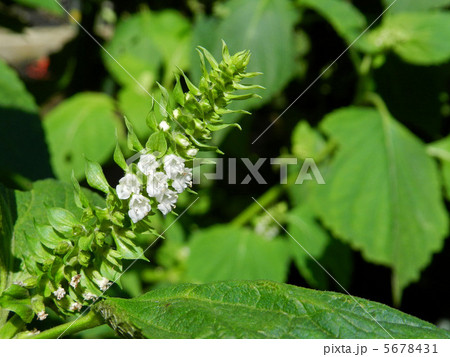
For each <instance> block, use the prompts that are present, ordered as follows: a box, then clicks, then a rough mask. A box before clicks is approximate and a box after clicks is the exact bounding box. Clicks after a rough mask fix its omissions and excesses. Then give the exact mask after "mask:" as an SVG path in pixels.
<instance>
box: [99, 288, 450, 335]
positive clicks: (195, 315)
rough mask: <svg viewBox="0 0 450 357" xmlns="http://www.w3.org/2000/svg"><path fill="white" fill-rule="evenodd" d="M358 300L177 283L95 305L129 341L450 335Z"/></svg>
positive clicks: (301, 290) (305, 291) (335, 295)
mask: <svg viewBox="0 0 450 357" xmlns="http://www.w3.org/2000/svg"><path fill="white" fill-rule="evenodd" d="M356 300H357V302H355V301H354V300H353V298H351V297H349V296H347V295H342V294H338V293H331V292H322V291H314V290H309V289H304V288H299V287H296V286H292V285H286V284H280V283H275V282H271V281H232V282H219V283H211V284H204V285H193V284H182V285H175V286H171V287H167V288H162V289H157V290H153V291H151V292H149V293H147V294H145V295H142V296H141V297H139V298H135V299H118V298H108V299H107V300H106V301H103V302H101V303H100V304H98V305H97V306H96V308H97V309H98V310H100V312H101V313H102V314H103V316H104V317H105V318H106V320H107V322H108V323H109V324H110V325H111V326H112V327H113V328H114V329H115V330H116V331H117V332H119V333H120V334H122V335H125V336H128V337H130V336H131V337H145V338H390V337H394V338H449V337H450V333H449V332H448V331H445V330H441V329H438V328H437V327H435V326H434V325H432V324H429V323H427V322H424V321H422V320H419V319H417V318H415V317H412V316H410V315H407V314H404V313H402V312H400V311H398V310H395V309H392V308H390V307H388V306H385V305H382V304H379V303H375V302H371V301H368V300H364V299H359V298H358V299H356ZM361 306H362V307H364V309H365V310H366V311H364V310H363V308H362V307H361ZM368 313H370V315H372V317H373V318H374V319H375V320H376V321H377V322H378V323H377V322H375V321H374V320H373V318H372V317H371V316H370V315H369V314H368ZM379 324H380V325H381V326H382V327H383V328H384V330H383V328H381V327H380V325H379Z"/></svg>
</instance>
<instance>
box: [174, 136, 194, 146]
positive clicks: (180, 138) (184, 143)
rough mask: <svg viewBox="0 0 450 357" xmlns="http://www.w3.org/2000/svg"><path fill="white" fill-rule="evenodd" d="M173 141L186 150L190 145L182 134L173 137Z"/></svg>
mask: <svg viewBox="0 0 450 357" xmlns="http://www.w3.org/2000/svg"><path fill="white" fill-rule="evenodd" d="M175 141H176V143H177V144H178V145H180V146H182V147H184V148H187V147H188V146H189V145H190V144H191V143H190V142H189V140H188V138H187V137H186V136H184V135H183V134H178V135H177V136H175Z"/></svg>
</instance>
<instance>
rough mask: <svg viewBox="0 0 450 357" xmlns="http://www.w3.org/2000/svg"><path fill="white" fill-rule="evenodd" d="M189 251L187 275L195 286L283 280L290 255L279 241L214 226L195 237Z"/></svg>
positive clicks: (196, 234)
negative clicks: (219, 281) (200, 284)
mask: <svg viewBox="0 0 450 357" xmlns="http://www.w3.org/2000/svg"><path fill="white" fill-rule="evenodd" d="M189 249H190V255H189V258H188V263H187V266H188V272H187V273H188V276H189V278H191V279H192V280H193V281H195V282H202V283H203V282H210V281H218V280H227V279H270V280H275V281H285V280H286V276H287V269H288V260H289V254H288V250H287V245H286V241H284V240H282V239H280V238H275V239H273V240H269V239H266V238H263V237H261V236H259V235H257V234H256V233H254V232H253V231H250V230H248V229H244V228H235V227H230V226H228V225H227V226H215V227H212V228H209V229H205V230H201V231H199V232H196V233H194V234H193V235H192V237H191V239H190V242H189Z"/></svg>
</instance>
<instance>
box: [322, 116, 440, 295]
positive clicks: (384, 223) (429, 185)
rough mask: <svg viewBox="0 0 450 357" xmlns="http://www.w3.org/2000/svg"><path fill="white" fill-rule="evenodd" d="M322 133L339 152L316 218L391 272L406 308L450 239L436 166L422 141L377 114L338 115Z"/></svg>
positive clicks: (394, 285) (323, 191)
mask: <svg viewBox="0 0 450 357" xmlns="http://www.w3.org/2000/svg"><path fill="white" fill-rule="evenodd" d="M322 128H323V130H324V131H325V132H326V133H327V134H328V135H330V136H331V138H332V139H334V140H336V141H337V143H338V144H339V150H338V153H337V154H336V156H335V158H334V161H333V163H332V165H331V167H330V169H329V170H328V172H327V173H326V175H325V181H326V185H321V186H320V187H317V188H316V190H317V197H316V208H317V213H318V214H319V216H320V217H321V218H322V219H323V221H324V223H325V224H326V225H327V226H328V227H330V228H331V230H332V231H333V232H334V233H335V234H336V235H337V236H339V237H340V238H342V239H343V240H344V241H346V242H349V243H350V244H351V245H352V246H353V247H355V248H357V249H360V250H361V251H362V254H363V256H364V257H365V258H366V259H367V260H368V261H371V262H375V263H379V264H384V265H387V266H389V267H391V268H392V270H393V279H392V281H393V292H394V298H395V300H396V301H397V302H399V300H400V298H401V292H402V290H403V289H404V288H405V287H406V286H407V285H408V284H410V283H411V282H413V281H417V280H418V279H419V276H420V271H421V270H422V269H423V268H425V267H426V266H427V265H428V264H429V263H430V261H431V257H432V254H433V253H434V252H437V251H439V250H440V249H442V246H443V240H444V238H445V236H446V234H447V232H448V217H447V215H446V212H445V208H444V206H443V202H442V197H441V191H440V185H439V180H438V172H437V167H436V164H435V163H434V161H433V160H432V159H431V158H430V157H429V156H428V155H427V153H426V150H425V147H424V145H423V144H422V142H420V140H419V139H417V138H416V137H415V136H414V135H413V134H411V133H410V132H409V131H408V130H407V129H406V128H405V127H403V126H402V125H401V124H399V123H398V122H396V121H395V120H394V119H392V118H390V117H382V116H381V115H380V114H379V113H378V111H376V110H374V109H368V108H356V107H354V108H344V109H340V110H337V111H335V112H333V113H332V114H330V115H328V116H327V117H326V119H325V120H324V121H323V122H322Z"/></svg>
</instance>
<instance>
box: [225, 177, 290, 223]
mask: <svg viewBox="0 0 450 357" xmlns="http://www.w3.org/2000/svg"><path fill="white" fill-rule="evenodd" d="M284 186H287V185H283V186H282V185H276V186H273V187H271V188H270V189H269V190H267V191H266V192H264V194H263V195H262V196H261V197H259V198H258V202H259V203H260V204H261V206H263V207H266V206H269V205H270V204H271V203H273V202H274V201H275V200H276V199H277V198H278V197H279V196H280V195H281V193H282V192H283V191H284ZM261 206H260V205H259V204H257V203H256V202H253V203H252V204H250V206H248V207H247V208H246V209H245V210H243V211H242V212H241V213H240V214H239V215H238V216H237V217H236V218H235V219H233V221H231V224H232V225H234V226H238V227H240V226H243V225H244V224H246V223H248V222H249V221H250V220H251V219H252V218H254V217H255V215H256V214H258V213H259V211H261Z"/></svg>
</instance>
